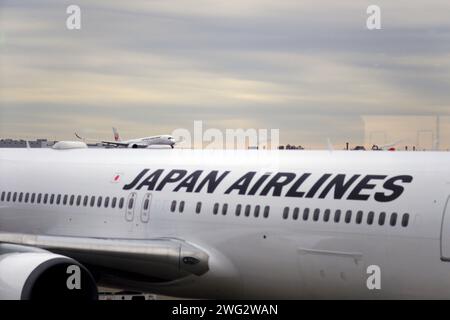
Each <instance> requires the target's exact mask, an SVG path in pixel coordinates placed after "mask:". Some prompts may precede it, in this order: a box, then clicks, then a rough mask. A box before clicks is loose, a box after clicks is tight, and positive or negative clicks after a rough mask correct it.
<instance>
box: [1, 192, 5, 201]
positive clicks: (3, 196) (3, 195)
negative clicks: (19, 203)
mask: <svg viewBox="0 0 450 320" xmlns="http://www.w3.org/2000/svg"><path fill="white" fill-rule="evenodd" d="M5 195H6V192H5V191H3V192H2V201H5Z"/></svg>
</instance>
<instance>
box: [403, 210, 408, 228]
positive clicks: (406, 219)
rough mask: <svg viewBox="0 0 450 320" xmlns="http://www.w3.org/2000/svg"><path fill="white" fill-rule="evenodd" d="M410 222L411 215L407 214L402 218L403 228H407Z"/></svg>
mask: <svg viewBox="0 0 450 320" xmlns="http://www.w3.org/2000/svg"><path fill="white" fill-rule="evenodd" d="M408 222H409V214H407V213H405V214H404V215H403V217H402V227H407V226H408Z"/></svg>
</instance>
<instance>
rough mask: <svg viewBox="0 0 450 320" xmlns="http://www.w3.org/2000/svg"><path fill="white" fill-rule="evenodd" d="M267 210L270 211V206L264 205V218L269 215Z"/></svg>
mask: <svg viewBox="0 0 450 320" xmlns="http://www.w3.org/2000/svg"><path fill="white" fill-rule="evenodd" d="M269 211H270V207H269V206H265V207H264V218H268V217H269Z"/></svg>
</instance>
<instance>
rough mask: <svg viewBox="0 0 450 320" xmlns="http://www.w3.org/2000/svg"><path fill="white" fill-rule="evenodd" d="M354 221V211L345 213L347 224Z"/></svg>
mask: <svg viewBox="0 0 450 320" xmlns="http://www.w3.org/2000/svg"><path fill="white" fill-rule="evenodd" d="M350 221H352V210H347V212H346V213H345V223H350Z"/></svg>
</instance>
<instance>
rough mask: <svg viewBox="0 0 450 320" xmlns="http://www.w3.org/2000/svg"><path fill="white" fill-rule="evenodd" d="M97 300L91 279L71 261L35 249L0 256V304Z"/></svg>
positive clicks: (87, 273)
mask: <svg viewBox="0 0 450 320" xmlns="http://www.w3.org/2000/svg"><path fill="white" fill-rule="evenodd" d="M22 248H23V247H22ZM97 297H98V292H97V285H96V283H95V281H94V278H93V277H92V275H91V274H90V272H89V271H88V270H87V269H86V268H85V267H84V266H82V265H81V264H79V263H78V262H77V261H75V260H73V259H71V258H68V257H65V256H62V255H58V254H54V253H51V252H48V251H46V250H39V249H38V250H35V251H31V252H26V251H16V252H7V253H3V254H1V255H0V300H50V299H51V300H62V299H67V300H69V299H70V300H96V299H97Z"/></svg>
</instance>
